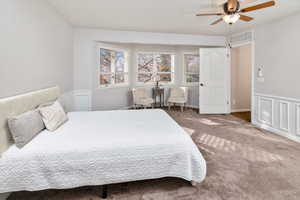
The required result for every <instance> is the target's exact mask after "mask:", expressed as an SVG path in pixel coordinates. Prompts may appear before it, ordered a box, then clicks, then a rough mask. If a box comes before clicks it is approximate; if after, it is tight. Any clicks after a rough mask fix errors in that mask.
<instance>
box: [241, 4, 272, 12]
mask: <svg viewBox="0 0 300 200" xmlns="http://www.w3.org/2000/svg"><path fill="white" fill-rule="evenodd" d="M274 5H275V1H269V2H266V3H262V4H258V5H255V6H251V7H248V8H243V9H242V10H241V11H240V12H242V13H244V12H250V11H254V10H259V9H263V8H267V7H271V6H274Z"/></svg>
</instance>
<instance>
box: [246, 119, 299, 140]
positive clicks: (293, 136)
mask: <svg viewBox="0 0 300 200" xmlns="http://www.w3.org/2000/svg"><path fill="white" fill-rule="evenodd" d="M252 124H253V125H255V126H256V127H258V128H261V129H264V130H267V131H270V132H272V133H275V134H277V135H280V136H282V137H285V138H288V139H290V140H293V141H295V142H299V143H300V137H297V136H296V135H291V134H287V133H286V132H284V131H281V130H279V129H276V128H273V127H271V126H269V125H266V124H260V123H259V122H255V121H254V122H252Z"/></svg>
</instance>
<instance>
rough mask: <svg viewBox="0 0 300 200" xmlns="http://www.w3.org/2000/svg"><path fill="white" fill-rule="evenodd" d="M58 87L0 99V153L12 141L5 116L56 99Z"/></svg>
mask: <svg viewBox="0 0 300 200" xmlns="http://www.w3.org/2000/svg"><path fill="white" fill-rule="evenodd" d="M59 95H60V90H59V88H58V87H52V88H47V89H42V90H38V91H33V92H29V93H26V94H22V95H18V96H13V97H8V98H3V99H0V155H1V154H2V153H3V152H4V151H6V150H7V149H8V148H9V146H10V145H11V144H13V141H12V139H11V135H10V132H9V130H8V126H7V118H8V117H11V116H16V115H19V114H22V113H24V112H27V111H29V110H33V109H35V108H36V107H37V106H38V105H40V104H43V103H47V102H49V101H54V100H56V99H58V97H59Z"/></svg>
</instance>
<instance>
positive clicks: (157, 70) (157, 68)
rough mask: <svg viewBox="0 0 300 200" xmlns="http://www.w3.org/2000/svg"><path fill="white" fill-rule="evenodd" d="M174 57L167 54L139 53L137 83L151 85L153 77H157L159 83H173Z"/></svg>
mask: <svg viewBox="0 0 300 200" xmlns="http://www.w3.org/2000/svg"><path fill="white" fill-rule="evenodd" d="M173 74H174V55H173V54H168V53H139V54H138V75H137V81H138V82H139V83H153V82H154V80H153V77H154V76H159V77H160V82H162V83H171V82H173V79H174V78H173Z"/></svg>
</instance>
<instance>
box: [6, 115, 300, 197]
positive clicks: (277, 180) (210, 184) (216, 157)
mask: <svg viewBox="0 0 300 200" xmlns="http://www.w3.org/2000/svg"><path fill="white" fill-rule="evenodd" d="M169 113H170V115H171V116H172V117H173V118H174V119H175V120H176V121H177V122H178V123H179V124H180V125H181V126H182V127H184V128H185V130H187V131H188V132H189V133H190V134H192V138H193V140H194V142H195V143H196V144H197V146H198V147H199V150H200V151H201V152H202V153H203V155H204V157H205V159H206V161H207V169H208V173H207V177H206V179H205V181H204V182H203V183H201V184H199V185H197V186H196V187H192V186H191V185H190V183H189V182H186V181H184V180H181V179H177V178H164V179H159V180H147V181H139V182H130V183H123V184H115V185H110V186H109V197H108V199H119V200H265V199H268V200H299V199H300V144H299V143H295V142H293V141H290V140H288V139H285V138H283V137H280V136H277V135H275V134H272V133H269V132H266V131H262V130H259V129H257V128H255V127H253V126H252V125H251V124H249V123H248V122H246V121H243V120H241V119H238V118H236V117H234V116H232V115H211V116H206V115H202V116H199V115H198V114H197V113H196V112H195V111H193V110H187V111H185V112H184V113H181V112H178V111H171V112H169ZM99 193H100V187H83V188H77V189H70V190H47V191H41V192H18V193H13V194H11V196H10V197H9V200H16V199H18V200H19V199H20V200H99V199H100V197H99V196H98V194H99Z"/></svg>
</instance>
